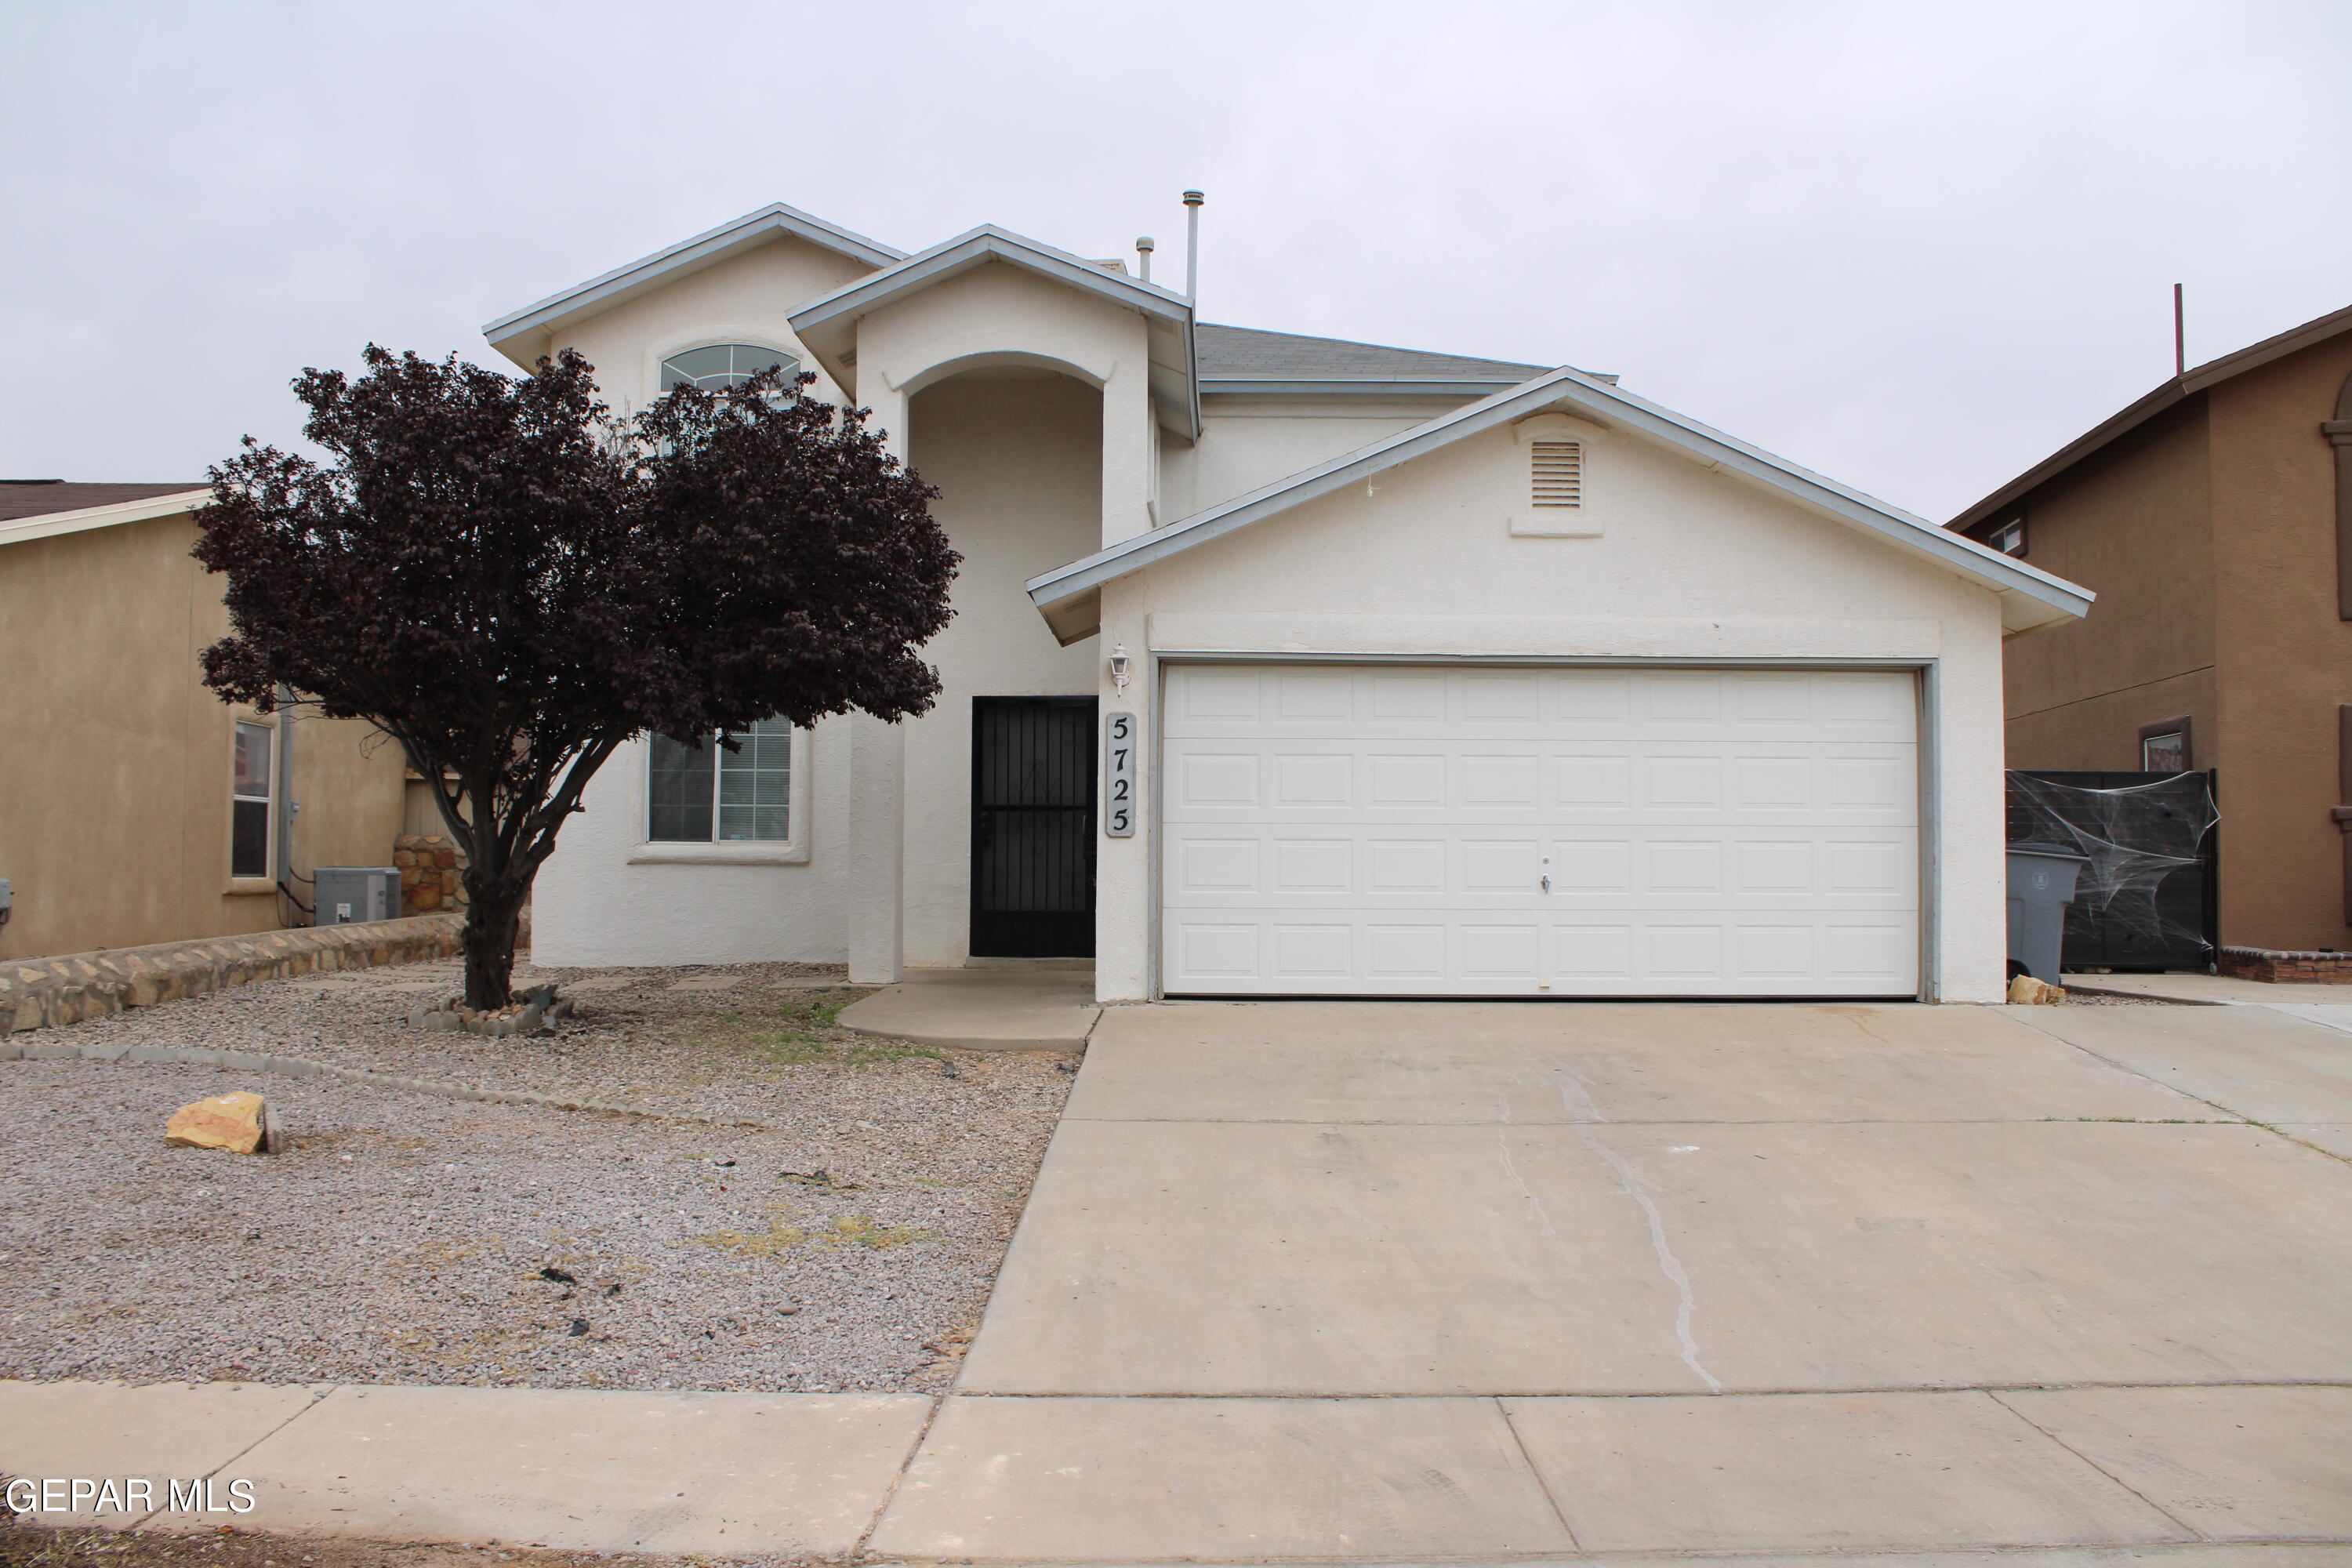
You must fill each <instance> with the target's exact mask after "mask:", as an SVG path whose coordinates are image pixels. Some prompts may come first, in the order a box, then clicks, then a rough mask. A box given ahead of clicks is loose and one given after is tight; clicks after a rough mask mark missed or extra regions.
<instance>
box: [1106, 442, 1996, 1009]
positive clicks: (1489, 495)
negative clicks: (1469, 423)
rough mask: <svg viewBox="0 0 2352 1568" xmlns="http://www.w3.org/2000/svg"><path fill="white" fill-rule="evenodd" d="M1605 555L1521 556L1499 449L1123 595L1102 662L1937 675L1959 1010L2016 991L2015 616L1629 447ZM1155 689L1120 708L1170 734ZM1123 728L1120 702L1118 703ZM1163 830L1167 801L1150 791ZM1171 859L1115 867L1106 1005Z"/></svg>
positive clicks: (1322, 506) (1297, 517) (1147, 974)
mask: <svg viewBox="0 0 2352 1568" xmlns="http://www.w3.org/2000/svg"><path fill="white" fill-rule="evenodd" d="M1590 446H1591V451H1590V455H1589V457H1588V463H1587V494H1588V497H1589V498H1590V500H1591V509H1592V515H1593V516H1594V517H1596V518H1597V519H1598V520H1599V521H1601V524H1602V529H1603V531H1602V533H1601V536H1600V537H1598V538H1584V539H1550V538H1520V537H1514V536H1513V535H1511V534H1510V533H1509V531H1508V528H1507V519H1508V518H1509V517H1510V516H1511V515H1512V514H1513V512H1514V511H1515V510H1517V509H1519V508H1520V507H1521V506H1522V505H1523V502H1524V488H1525V483H1526V472H1527V467H1526V458H1525V454H1524V453H1523V451H1522V450H1521V449H1520V447H1518V445H1517V440H1516V438H1515V437H1514V435H1513V433H1512V432H1510V431H1509V430H1496V431H1491V432H1488V433H1486V435H1483V436H1479V437H1471V438H1468V439H1466V440H1465V441H1463V442H1460V443H1458V444H1457V445H1455V446H1454V447H1448V448H1445V449H1444V450H1442V451H1439V452H1436V453H1433V454H1432V455H1430V456H1428V457H1425V458H1420V459H1418V460H1416V461H1413V462H1412V463H1408V464H1406V465H1404V466H1402V467H1401V468H1395V469H1392V470H1391V471H1390V472H1388V473H1386V474H1384V475H1381V477H1380V478H1378V479H1375V480H1373V481H1372V482H1371V483H1370V485H1368V486H1359V487H1353V488H1350V489H1348V490H1346V491H1343V492H1340V493H1338V494H1335V495H1331V496H1327V497H1324V498H1322V499H1321V500H1316V501H1312V502H1309V503H1307V505H1305V506H1302V507H1300V508H1299V509H1297V510H1295V511H1292V512H1290V513H1287V514H1285V515H1283V516H1280V517H1276V518H1273V519H1269V520H1268V521H1265V522H1262V523H1259V524H1256V525H1255V526H1253V527H1251V528H1248V529H1244V530H1243V531H1239V532H1237V533H1234V534H1232V535H1229V536H1227V537H1226V538H1224V539H1222V540H1219V541H1216V542H1213V543H1210V544H1207V545H1203V546H1202V547H1200V548H1198V549H1195V550H1192V551H1191V552H1187V553H1185V554H1183V555H1181V556H1178V557H1175V558H1173V559H1171V560H1170V561H1168V562H1166V563H1161V564H1160V565H1158V566H1155V567H1151V568H1149V569H1147V570H1145V571H1142V572H1139V573H1137V574H1134V575H1132V576H1130V577H1128V578H1125V579H1122V580H1120V581H1118V582H1117V583H1114V584H1109V585H1108V587H1106V589H1105V590H1104V593H1103V629H1102V635H1101V642H1102V643H1103V645H1105V646H1108V645H1109V644H1111V643H1114V642H1120V641H1124V642H1125V643H1127V644H1128V646H1129V647H1130V648H1133V649H1136V650H1139V651H1140V650H1142V649H1143V648H1145V647H1151V648H1153V649H1154V651H1155V652H1156V653H1168V652H1176V651H1184V650H1192V651H1201V650H1204V649H1206V650H1215V651H1231V652H1234V653H1236V654H1245V653H1248V652H1252V651H1255V652H1283V653H1328V654H1368V655H1377V654H1392V655H1411V656H1420V657H1440V658H1443V657H1458V658H1476V657H1478V656H1480V655H1482V654H1483V655H1488V656H1493V657H1570V656H1587V657H1598V658H1664V657H1676V658H1725V659H1736V658H1792V659H1806V658H1854V659H1870V660H1883V661H1897V662H1906V661H1918V662H1922V663H1929V664H1932V665H1933V666H1934V668H1935V677H1934V681H1935V688H1936V700H1935V703H1934V706H1933V709H1932V712H1933V714H1934V716H1935V717H1934V728H1933V730H1932V731H1931V732H1929V733H1925V734H1923V736H1922V740H1923V742H1926V747H1925V750H1924V751H1923V763H1926V764H1927V769H1928V771H1929V772H1930V773H1931V775H1932V778H1933V781H1934V786H1935V787H1934V796H1933V798H1934V802H1935V805H1934V816H1933V818H1932V820H1933V822H1934V824H1935V826H1934V829H1933V831H1932V832H1931V834H1930V837H1931V838H1934V839H1935V840H1936V841H1937V851H1936V853H1937V871H1936V873H1935V874H1934V875H1933V876H1932V877H1930V878H1929V879H1927V885H1928V886H1929V887H1930V888H1931V889H1940V893H1939V900H1940V901H1939V902H1938V903H1937V906H1936V907H1935V908H1934V910H1933V911H1932V913H1931V915H1930V917H1929V924H1930V929H1931V931H1932V932H1933V937H1932V942H1933V947H1932V951H1931V952H1930V954H1929V957H1928V963H1927V970H1928V973H1929V974H1930V975H1931V977H1934V981H1933V983H1935V984H1938V986H1939V990H1938V993H1937V994H1939V995H1940V996H1941V998H1942V999H1945V1000H1950V1001H1966V1002H1991V1001H1996V1000H1998V999H1999V998H2000V995H2001V993H2002V989H2003V986H2004V984H2005V983H2006V977H2007V972H2006V961H2005V955H2006V936H2005V918H2006V911H2005V906H2004V898H2005V885H2004V880H2003V865H2002V851H2001V845H2002V801H2001V780H2000V769H2001V758H2000V728H2001V695H2000V608H1999V605H1998V602H1997V600H1996V598H1995V597H1994V595H1992V594H1991V593H1990V591H1989V590H1987V589H1984V588H1981V587H1979V586H1976V585H1975V584H1969V583H1967V582H1964V581H1962V580H1961V579H1959V578H1958V577H1956V576H1954V575H1952V574H1949V573H1948V572H1946V571H1944V570H1942V569H1941V568H1938V567H1936V566H1934V565H1931V564H1929V563H1926V562H1923V561H1920V560H1917V559H1916V558H1912V557H1909V556H1906V555H1904V554H1901V553H1899V552H1897V551H1896V550H1895V549H1894V548H1892V547H1889V546H1885V545H1883V544H1877V543H1873V542H1868V541H1867V540H1866V539H1865V538H1864V536H1862V535H1859V534H1857V533H1856V532H1855V531H1853V530H1851V529H1849V528H1847V527H1845V526H1843V525H1842V524H1840V523H1837V522H1834V521H1829V520H1827V519H1825V518H1821V517H1817V516H1814V515H1812V514H1811V513H1809V512H1806V511H1804V510H1801V509H1799V508H1798V507H1797V506H1795V505H1794V504H1793V503H1791V502H1789V501H1786V500H1781V499H1780V498H1778V497H1776V496H1773V495H1771V494H1769V493H1768V492H1765V491H1763V490H1760V489H1752V488H1750V487H1748V486H1747V485H1745V484H1743V483H1741V482H1739V481H1737V480H1735V479H1730V478H1728V477H1726V476H1722V475H1717V474H1710V473H1708V472H1707V471H1706V469H1705V468H1702V467H1700V466H1699V465H1697V464H1696V463H1693V462H1691V461H1690V460H1688V459H1687V458H1684V457H1682V456H1680V455H1678V454H1675V453H1671V452H1668V451H1666V450H1664V449H1662V448H1658V447H1651V446H1649V445H1647V444H1645V443H1643V442H1642V441H1640V440H1638V439H1636V438H1633V437H1628V436H1625V435H1623V434H1622V433H1617V434H1612V435H1608V436H1605V437H1595V438H1594V439H1593V440H1592V441H1591V443H1590ZM1157 686H1158V680H1157V671H1156V670H1152V671H1146V672H1145V673H1144V674H1143V675H1142V676H1141V677H1140V678H1139V679H1138V680H1137V681H1136V682H1135V684H1134V685H1133V686H1132V687H1130V688H1129V690H1128V691H1127V692H1126V693H1125V694H1124V696H1123V697H1122V698H1120V699H1119V701H1120V704H1121V705H1123V706H1125V707H1128V708H1129V709H1131V710H1134V711H1136V712H1138V713H1139V714H1141V715H1143V717H1144V720H1145V726H1144V728H1145V733H1146V734H1148V735H1156V734H1157V719H1156V714H1154V712H1153V703H1154V699H1155V695H1156V690H1157ZM1103 697H1104V700H1105V702H1106V705H1107V706H1108V705H1109V703H1110V702H1111V700H1112V693H1111V692H1110V690H1109V689H1108V684H1107V683H1106V684H1105V685H1104V687H1103ZM1144 772H1145V778H1144V780H1143V784H1144V791H1145V798H1144V800H1143V805H1142V810H1143V820H1144V821H1145V822H1146V823H1149V822H1150V821H1151V820H1152V817H1151V813H1152V811H1153V809H1154V807H1153V804H1152V800H1151V795H1150V792H1151V789H1152V784H1153V781H1152V780H1151V778H1150V767H1149V765H1147V767H1146V768H1145V770H1144ZM1154 854H1155V849H1154V839H1153V837H1152V836H1151V835H1150V834H1149V833H1144V834H1139V835H1138V836H1137V837H1135V838H1132V839H1125V840H1106V841H1104V843H1103V844H1102V846H1101V861H1100V878H1099V883H1098V887H1099V894H1098V896H1099V900H1100V906H1101V911H1102V913H1101V919H1100V921H1099V923H1098V931H1099V940H1100V950H1099V952H1098V956H1097V988H1098V992H1099V994H1101V995H1102V996H1103V997H1104V998H1106V999H1109V1000H1124V999H1132V998H1139V997H1142V996H1145V995H1148V994H1150V988H1151V984H1152V974H1151V970H1152V944H1153V927H1154V903H1155V894H1154V891H1153V886H1152V865H1153V858H1154Z"/></svg>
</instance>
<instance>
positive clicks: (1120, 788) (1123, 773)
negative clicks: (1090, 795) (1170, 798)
mask: <svg viewBox="0 0 2352 1568" xmlns="http://www.w3.org/2000/svg"><path fill="white" fill-rule="evenodd" d="M1135 735H1136V728H1135V715H1134V714H1132V713H1106V714H1104V715H1103V834H1104V836H1105V837H1109V838H1132V837H1135V749H1136V747H1135Z"/></svg>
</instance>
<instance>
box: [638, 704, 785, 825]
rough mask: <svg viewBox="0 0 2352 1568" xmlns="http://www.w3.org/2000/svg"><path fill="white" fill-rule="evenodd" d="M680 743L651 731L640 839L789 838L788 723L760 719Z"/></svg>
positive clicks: (778, 720) (779, 720) (780, 720)
mask: <svg viewBox="0 0 2352 1568" xmlns="http://www.w3.org/2000/svg"><path fill="white" fill-rule="evenodd" d="M728 738H729V739H730V740H731V741H733V742H735V744H736V746H737V748H738V749H737V750H735V751H731V752H730V751H729V750H728V749H727V748H726V747H725V746H722V745H720V744H719V743H718V742H717V740H716V739H706V740H704V741H703V742H702V743H701V744H700V745H697V746H686V745H680V744H679V743H678V742H676V741H673V740H671V739H670V738H669V737H668V736H667V735H656V736H654V737H653V744H652V746H651V748H650V755H649V756H648V758H647V761H646V839H647V840H648V841H650V842H653V843H656V844H712V843H719V844H728V843H740V842H746V841H751V842H781V841H782V840H785V839H788V838H790V837H792V813H791V800H792V782H793V727H792V726H791V725H790V724H788V723H786V722H785V721H783V720H782V719H764V720H761V721H760V722H759V723H757V724H754V725H752V726H751V728H750V729H748V730H738V731H730V734H729V736H728Z"/></svg>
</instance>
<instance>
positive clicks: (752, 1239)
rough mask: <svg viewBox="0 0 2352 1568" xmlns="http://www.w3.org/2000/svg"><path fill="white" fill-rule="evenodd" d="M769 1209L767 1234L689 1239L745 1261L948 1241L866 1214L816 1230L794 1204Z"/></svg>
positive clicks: (717, 1233)
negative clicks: (804, 1250)
mask: <svg viewBox="0 0 2352 1568" xmlns="http://www.w3.org/2000/svg"><path fill="white" fill-rule="evenodd" d="M767 1208H768V1228H767V1229H766V1230H764V1231H742V1230H719V1231H713V1232H711V1233H710V1234H709V1235H708V1236H697V1237H688V1240H690V1241H692V1242H694V1243H695V1245H697V1246H698V1247H718V1248H719V1249H720V1250H722V1251H726V1252H732V1253H736V1254H739V1255H740V1256H742V1257H745V1258H774V1257H776V1256H778V1255H779V1254H782V1253H787V1252H794V1251H798V1250H799V1249H801V1248H802V1247H806V1248H808V1249H809V1250H810V1251H812V1252H838V1251H840V1250H841V1249H842V1248H843V1247H866V1248H867V1249H868V1250H871V1251H877V1252H879V1251H883V1250H886V1249H887V1248H890V1247H913V1246H915V1245H917V1244H918V1243H921V1242H927V1241H943V1240H945V1239H946V1233H945V1232H942V1231H936V1230H923V1229H919V1228H918V1227H917V1226H908V1225H885V1224H883V1223H882V1222H881V1221H879V1220H877V1219H876V1218H875V1217H874V1216H873V1215H864V1214H845V1215H840V1216H838V1217H837V1218H835V1220H834V1221H833V1223H832V1224H831V1225H829V1226H815V1227H814V1228H812V1227H810V1226H803V1225H801V1224H799V1223H797V1221H796V1219H795V1217H794V1213H793V1205H790V1204H770V1205H767Z"/></svg>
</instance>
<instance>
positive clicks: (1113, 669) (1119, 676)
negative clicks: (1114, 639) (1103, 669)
mask: <svg viewBox="0 0 2352 1568" xmlns="http://www.w3.org/2000/svg"><path fill="white" fill-rule="evenodd" d="M1134 662H1135V661H1134V660H1133V659H1131V658H1128V656H1127V645H1126V644H1125V643H1120V644H1119V645H1118V647H1114V648H1112V649H1111V650H1110V683H1111V686H1112V687H1113V688H1114V689H1117V690H1119V691H1124V690H1126V689H1127V683H1128V681H1129V679H1130V677H1129V674H1128V667H1129V665H1131V664H1133V663H1134Z"/></svg>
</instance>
